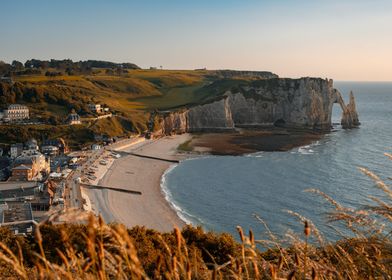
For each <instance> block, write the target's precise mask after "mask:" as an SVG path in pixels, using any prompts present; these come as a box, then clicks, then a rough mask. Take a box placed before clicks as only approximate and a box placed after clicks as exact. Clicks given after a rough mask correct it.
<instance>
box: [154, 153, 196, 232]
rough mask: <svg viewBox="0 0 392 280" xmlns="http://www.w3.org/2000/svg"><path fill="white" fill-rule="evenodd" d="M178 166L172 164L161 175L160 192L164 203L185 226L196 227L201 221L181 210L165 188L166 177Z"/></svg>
mask: <svg viewBox="0 0 392 280" xmlns="http://www.w3.org/2000/svg"><path fill="white" fill-rule="evenodd" d="M194 159H195V158H191V159H189V160H194ZM177 166H178V164H173V165H171V166H170V167H169V168H168V169H166V171H165V172H164V173H163V175H162V177H161V191H162V193H163V195H164V197H165V199H166V201H167V202H168V203H169V205H170V207H171V208H172V209H173V210H174V211H175V212H176V213H177V216H178V217H179V218H180V219H181V220H182V221H184V222H185V223H186V224H187V225H190V224H192V225H198V224H203V221H202V220H201V219H200V218H197V217H196V216H193V215H191V214H190V213H188V212H187V211H185V210H184V209H183V208H181V207H180V206H179V205H178V204H177V203H176V202H175V200H174V199H173V195H172V193H171V192H170V190H169V189H168V187H167V183H166V177H167V176H168V174H170V172H172V171H173V170H174V169H175V168H176V167H177Z"/></svg>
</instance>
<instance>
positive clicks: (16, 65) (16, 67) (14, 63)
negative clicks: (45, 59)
mask: <svg viewBox="0 0 392 280" xmlns="http://www.w3.org/2000/svg"><path fill="white" fill-rule="evenodd" d="M11 65H12V67H13V68H14V70H16V71H21V70H23V69H24V65H23V63H22V62H20V61H17V60H14V61H12V63H11Z"/></svg>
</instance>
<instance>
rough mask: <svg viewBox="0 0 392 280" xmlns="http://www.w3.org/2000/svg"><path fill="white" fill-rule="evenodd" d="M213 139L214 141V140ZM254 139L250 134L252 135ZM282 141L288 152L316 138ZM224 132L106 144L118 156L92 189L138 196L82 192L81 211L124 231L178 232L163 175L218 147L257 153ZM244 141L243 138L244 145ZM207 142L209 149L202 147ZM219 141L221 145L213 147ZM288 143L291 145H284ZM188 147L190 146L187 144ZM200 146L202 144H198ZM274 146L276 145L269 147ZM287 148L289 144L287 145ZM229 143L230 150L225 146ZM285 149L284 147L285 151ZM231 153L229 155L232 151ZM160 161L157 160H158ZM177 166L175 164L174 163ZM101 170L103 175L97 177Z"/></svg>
mask: <svg viewBox="0 0 392 280" xmlns="http://www.w3.org/2000/svg"><path fill="white" fill-rule="evenodd" d="M218 136H219V137H218ZM252 136H254V135H252ZM256 136H259V137H260V136H261V138H260V139H262V140H264V141H265V142H264V143H262V144H263V146H260V145H259V146H258V148H259V147H263V148H264V149H261V150H267V151H268V150H269V148H270V147H271V143H273V142H276V137H281V136H280V135H276V134H271V135H270V134H264V133H263V134H262V135H257V134H256ZM283 137H284V138H283V141H281V142H280V143H278V147H282V149H283V147H287V150H288V149H291V148H293V147H296V146H303V145H304V144H305V143H306V144H308V142H311V141H312V140H313V141H314V140H316V139H319V137H318V136H316V137H314V138H313V137H305V138H306V141H302V139H301V141H293V139H292V138H289V137H287V136H286V135H283ZM232 139H233V138H232V135H230V134H204V135H203V136H202V138H200V136H199V135H191V134H188V133H187V134H181V135H173V136H165V137H162V138H158V139H154V140H147V139H144V138H142V137H138V138H135V139H132V140H128V141H124V143H117V144H116V145H112V146H111V147H110V148H109V150H111V151H115V152H116V153H118V154H120V155H121V157H120V158H118V159H115V160H113V161H112V162H110V164H109V165H108V166H107V167H105V168H104V169H103V170H102V171H101V170H100V173H101V174H100V176H98V178H99V179H97V180H95V181H94V182H93V185H99V186H104V187H105V186H106V187H110V188H118V189H121V190H128V191H136V192H141V195H136V194H131V193H124V192H118V191H114V190H108V189H91V188H82V193H83V194H84V195H86V196H87V197H88V199H85V200H86V201H87V202H88V205H87V207H85V208H86V210H90V211H92V212H93V213H95V214H96V215H101V216H102V217H103V219H104V220H105V222H106V223H122V224H124V225H125V226H127V227H134V226H145V227H146V228H150V229H155V230H158V231H161V232H168V231H171V230H172V229H173V228H174V227H179V228H182V227H184V226H185V225H186V224H188V223H189V221H187V220H186V219H185V218H184V217H181V213H180V212H181V211H179V209H177V207H178V206H177V205H175V203H174V202H173V201H171V199H170V195H169V194H168V193H167V191H168V189H167V188H163V187H164V186H162V184H163V182H164V179H165V178H164V176H165V174H167V173H169V172H170V171H171V170H173V169H174V168H175V166H176V165H177V164H179V163H180V161H182V160H185V159H188V158H192V157H196V156H197V155H202V156H203V155H210V154H219V153H216V151H219V150H218V149H217V147H218V148H227V147H237V150H235V149H228V150H230V151H231V153H227V154H234V155H239V154H244V152H245V151H248V152H251V153H252V152H257V151H258V150H253V149H243V148H242V147H240V146H239V143H235V142H233V140H232ZM249 139H251V140H252V138H247V139H246V140H247V142H248V141H249ZM202 140H203V141H207V143H209V145H203V144H205V143H203V142H202ZM220 140H222V141H223V142H221V147H219V145H218V143H219V141H220ZM289 142H291V143H289ZM186 143H188V144H190V145H192V146H193V147H192V149H191V150H184V151H182V152H181V149H180V151H179V148H181V146H185V148H187V147H186V145H184V144H186ZM192 143H194V144H192ZM200 144H202V145H200ZM273 144H274V145H275V146H276V144H275V143H273ZM288 144H291V146H288ZM229 145H231V146H229ZM285 149H286V148H285ZM211 151H215V153H214V152H212V153H211ZM233 151H235V152H233ZM240 152H241V153H240ZM160 159H161V160H160ZM176 162H178V163H176ZM102 172H103V173H102Z"/></svg>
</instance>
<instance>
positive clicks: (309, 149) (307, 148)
mask: <svg viewBox="0 0 392 280" xmlns="http://www.w3.org/2000/svg"><path fill="white" fill-rule="evenodd" d="M320 145H321V143H320V141H318V140H317V141H314V142H312V143H311V144H309V145H304V146H301V147H299V148H294V149H292V150H291V151H290V153H291V154H301V155H312V154H315V153H316V152H315V151H314V150H313V148H314V147H317V146H320Z"/></svg>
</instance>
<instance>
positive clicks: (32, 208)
mask: <svg viewBox="0 0 392 280" xmlns="http://www.w3.org/2000/svg"><path fill="white" fill-rule="evenodd" d="M89 107H90V108H91V110H94V111H95V112H97V113H100V115H99V116H98V117H102V116H103V117H107V115H108V114H110V113H109V110H108V108H101V106H100V105H99V104H89ZM0 117H1V121H2V122H3V123H6V124H9V125H13V124H15V123H17V124H23V123H26V124H27V123H30V122H31V120H30V114H29V108H28V107H27V106H24V105H19V104H11V105H9V106H8V108H7V109H6V110H4V111H3V112H2V114H1V115H0ZM66 122H67V123H68V124H69V125H78V124H80V123H81V119H80V117H79V115H78V114H76V113H74V112H73V113H70V114H69V115H68V117H67V119H66ZM95 138H96V140H97V141H96V143H94V144H92V145H90V146H88V147H85V148H84V149H83V150H80V151H70V148H69V147H68V145H67V143H66V142H65V140H64V139H62V138H58V139H43V140H42V141H40V142H39V141H37V140H36V139H33V138H32V139H29V140H28V141H26V142H25V143H13V144H10V145H9V146H8V147H6V148H4V147H3V148H1V149H0V226H8V227H10V229H11V230H12V231H13V232H14V233H15V234H29V233H32V232H33V229H34V226H35V225H36V224H37V223H39V222H40V221H43V220H45V219H47V218H48V217H49V216H50V215H51V214H53V213H55V212H58V211H63V210H67V209H70V208H76V209H84V210H86V209H89V210H91V205H88V197H86V196H85V195H84V194H83V191H82V187H81V184H83V185H85V186H89V185H97V183H98V181H99V180H100V179H101V178H102V176H103V175H104V174H105V172H106V171H107V169H108V168H109V167H110V165H111V164H112V163H113V161H114V159H117V158H120V157H121V156H120V154H118V153H116V152H114V151H113V150H114V149H115V147H118V146H119V145H126V144H128V143H133V142H135V141H140V139H143V138H141V137H133V138H126V139H119V138H116V139H115V138H109V137H99V136H97V137H95Z"/></svg>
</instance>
